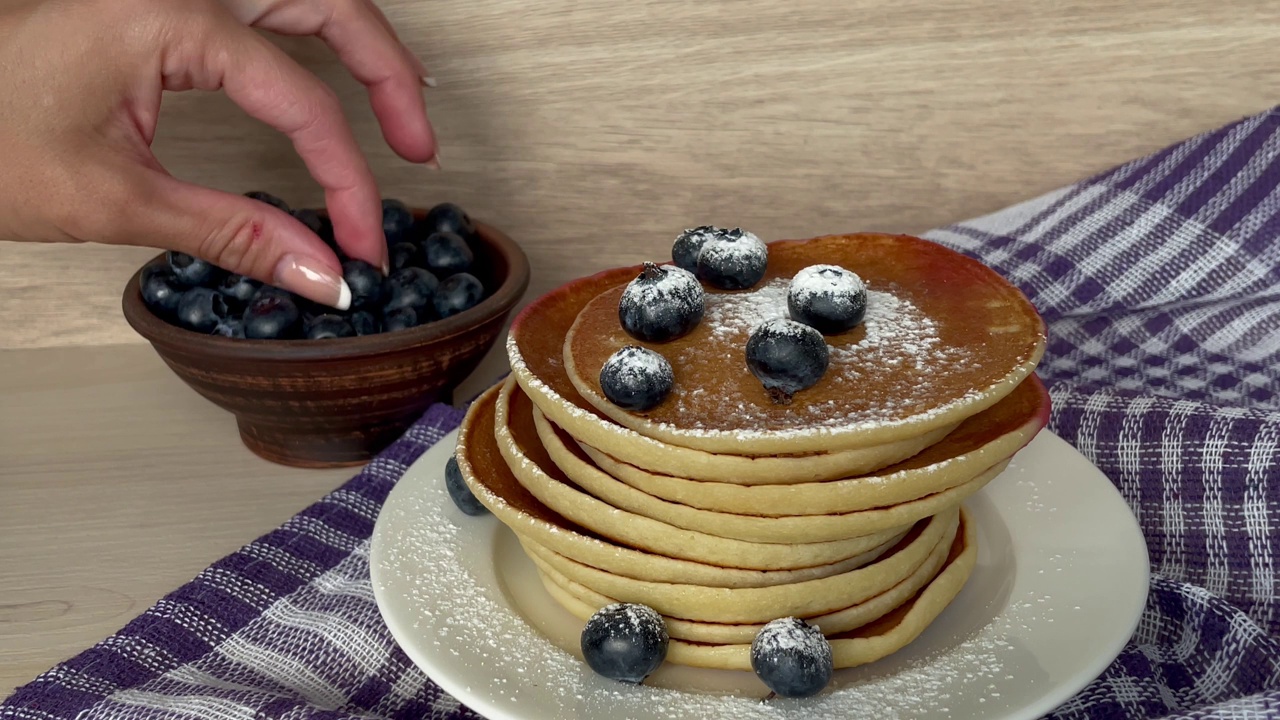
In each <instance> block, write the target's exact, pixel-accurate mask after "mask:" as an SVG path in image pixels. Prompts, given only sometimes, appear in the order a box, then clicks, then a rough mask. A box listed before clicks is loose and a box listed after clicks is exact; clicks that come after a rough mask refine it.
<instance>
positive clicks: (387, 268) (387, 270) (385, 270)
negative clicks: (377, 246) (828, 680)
mask: <svg viewBox="0 0 1280 720" xmlns="http://www.w3.org/2000/svg"><path fill="white" fill-rule="evenodd" d="M390 274H391V261H390V260H388V259H386V258H382V276H383V277H386V276H388V275H390Z"/></svg>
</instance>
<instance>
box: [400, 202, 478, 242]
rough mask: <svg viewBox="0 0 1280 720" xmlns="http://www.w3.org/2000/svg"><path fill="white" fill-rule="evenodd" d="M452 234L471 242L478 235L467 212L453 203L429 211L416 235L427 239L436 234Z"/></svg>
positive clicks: (440, 205) (437, 206)
mask: <svg viewBox="0 0 1280 720" xmlns="http://www.w3.org/2000/svg"><path fill="white" fill-rule="evenodd" d="M439 232H450V233H453V234H455V235H461V236H462V237H463V238H464V239H467V240H470V239H471V238H473V237H475V235H476V226H475V223H473V222H471V216H470V215H467V213H466V211H465V210H463V209H462V208H460V207H458V206H457V205H454V204H453V203H447V202H446V203H440V204H439V205H436V206H435V207H433V208H431V209H430V210H428V211H427V215H426V217H424V218H423V219H422V223H421V224H420V225H419V227H418V229H417V230H416V232H415V234H417V235H418V237H421V238H426V237H428V236H430V235H432V234H434V233H439Z"/></svg>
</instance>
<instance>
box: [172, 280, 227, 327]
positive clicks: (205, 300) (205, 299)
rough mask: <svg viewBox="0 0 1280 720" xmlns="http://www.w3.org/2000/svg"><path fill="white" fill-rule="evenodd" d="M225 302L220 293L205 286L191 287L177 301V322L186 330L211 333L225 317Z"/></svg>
mask: <svg viewBox="0 0 1280 720" xmlns="http://www.w3.org/2000/svg"><path fill="white" fill-rule="evenodd" d="M227 315H228V312H227V303H226V301H225V300H223V298H222V295H221V294H220V293H218V292H216V291H214V290H210V289H209V288H206V287H196V288H191V289H190V290H188V291H186V292H185V293H183V294H182V301H181V302H179V303H178V324H179V325H181V326H182V327H184V328H186V329H188V330H195V331H196V332H201V333H211V332H213V331H214V328H216V327H218V323H220V322H222V321H223V320H225V319H226V318H227Z"/></svg>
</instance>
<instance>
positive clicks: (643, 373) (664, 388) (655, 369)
mask: <svg viewBox="0 0 1280 720" xmlns="http://www.w3.org/2000/svg"><path fill="white" fill-rule="evenodd" d="M674 380H675V376H674V374H673V373H672V371H671V363H669V362H667V359H666V358H664V357H662V356H661V355H659V354H658V353H656V352H654V351H652V350H650V349H648V348H643V347H640V346H638V345H627V346H626V347H624V348H622V349H621V350H618V351H617V352H615V353H614V354H612V355H610V356H609V359H608V360H605V361H604V367H602V368H600V389H601V390H603V391H604V396H605V397H607V398H609V402H611V403H613V404H614V405H617V406H618V407H620V408H622V409H624V410H633V411H636V412H644V411H646V410H652V409H653V408H655V407H657V406H658V405H660V404H661V403H662V401H663V400H665V399H666V398H667V395H668V394H669V393H670V392H671V386H672V385H673V384H674Z"/></svg>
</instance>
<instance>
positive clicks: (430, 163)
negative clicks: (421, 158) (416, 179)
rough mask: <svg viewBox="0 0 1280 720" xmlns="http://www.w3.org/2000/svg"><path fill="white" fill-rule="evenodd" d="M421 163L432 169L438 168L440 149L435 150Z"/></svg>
mask: <svg viewBox="0 0 1280 720" xmlns="http://www.w3.org/2000/svg"><path fill="white" fill-rule="evenodd" d="M423 165H426V166H427V167H429V168H431V169H432V170H439V169H440V151H439V150H437V151H436V154H435V155H433V156H432V157H431V159H430V160H428V161H426V162H425V163H423Z"/></svg>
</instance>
